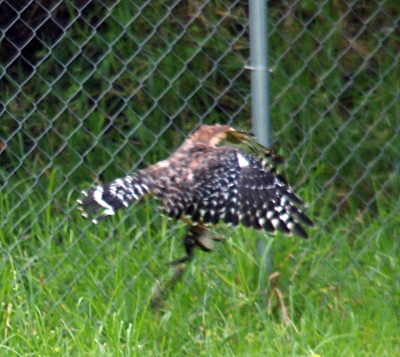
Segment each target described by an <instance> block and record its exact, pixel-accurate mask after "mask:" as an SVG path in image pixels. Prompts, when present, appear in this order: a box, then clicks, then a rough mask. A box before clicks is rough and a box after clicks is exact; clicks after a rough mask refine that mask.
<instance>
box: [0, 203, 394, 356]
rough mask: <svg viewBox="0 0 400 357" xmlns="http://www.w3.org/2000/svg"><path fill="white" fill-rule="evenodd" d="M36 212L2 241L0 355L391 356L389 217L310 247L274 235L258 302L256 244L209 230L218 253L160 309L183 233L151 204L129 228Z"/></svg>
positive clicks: (251, 238)
mask: <svg viewBox="0 0 400 357" xmlns="http://www.w3.org/2000/svg"><path fill="white" fill-rule="evenodd" d="M10 199H11V198H10V196H8V195H5V197H4V196H3V200H2V208H4V207H12V206H13V202H10ZM71 199H72V198H71ZM43 204H44V202H40V201H39V202H37V203H36V208H37V209H40V207H42V205H43ZM68 204H69V205H74V203H73V201H70V202H68ZM32 205H33V206H35V203H32ZM138 209H139V210H141V211H142V209H140V208H138V207H135V208H134V210H138ZM3 212H5V213H6V214H7V212H6V211H3ZM34 212H35V210H32V211H30V212H29V213H28V215H27V216H26V217H25V219H26V220H31V221H32V222H34V223H33V224H32V225H31V227H30V229H29V231H25V232H24V231H22V230H20V232H18V231H16V229H17V228H16V227H18V226H20V220H19V219H18V217H17V216H16V215H10V216H9V217H10V219H9V222H8V224H7V226H5V227H4V228H3V230H2V236H1V246H2V250H3V258H2V262H1V267H2V268H1V285H0V286H1V289H0V301H1V302H2V307H3V313H2V319H1V323H0V333H1V335H2V338H3V341H2V343H1V344H0V351H1V353H2V355H5V356H7V355H8V356H27V355H37V356H39V355H40V356H53V355H54V356H56V355H66V356H69V355H71V356H76V355H82V356H138V355H140V356H142V355H145V356H153V355H158V356H159V355H161V356H169V355H172V354H173V355H188V354H189V355H195V354H196V355H200V356H209V355H221V356H249V355H254V356H261V355H265V354H267V355H269V356H289V355H290V356H318V355H320V356H335V357H336V356H376V355H379V356H394V355H397V354H398V353H399V352H400V351H399V346H400V343H399V342H400V340H399V336H398V335H397V334H396V333H393V332H394V331H397V330H398V329H399V327H400V326H399V319H398V313H399V308H400V304H399V300H398V295H399V293H400V286H399V280H398V271H399V261H400V259H399V258H400V256H399V251H400V250H399V246H398V242H397V241H394V240H393V239H388V237H393V235H394V234H396V233H395V232H398V228H399V223H400V222H399V221H398V219H397V218H395V219H393V218H394V217H393V215H392V213H391V212H381V213H380V216H379V217H378V218H379V219H378V220H377V219H375V218H374V219H370V220H368V221H365V222H363V223H362V224H361V223H359V224H358V225H357V226H356V228H355V229H353V231H354V232H355V233H357V236H356V237H355V238H354V239H350V237H349V235H347V234H346V232H347V231H349V229H350V226H351V223H349V222H351V221H350V220H349V221H348V222H347V223H342V224H338V225H336V226H335V227H332V228H331V229H330V231H329V232H327V231H320V232H317V234H315V235H314V236H313V237H312V239H310V240H309V241H307V242H306V241H301V240H299V239H297V238H284V237H282V236H277V237H276V238H274V239H273V240H272V241H271V246H272V249H273V251H274V258H275V270H274V271H275V272H276V274H274V276H271V277H270V279H269V280H268V281H269V283H268V288H267V291H266V290H265V286H263V285H260V276H259V274H260V270H259V267H258V262H257V261H258V258H257V254H256V253H255V240H256V237H257V235H259V236H261V237H262V236H263V235H262V234H260V233H256V232H254V231H251V230H250V231H249V230H246V229H243V228H240V229H238V230H237V231H235V230H232V229H229V228H227V227H220V228H219V231H220V233H221V234H223V235H225V236H227V237H230V238H229V239H228V241H227V242H226V243H221V244H219V245H218V247H217V250H216V252H215V253H213V254H206V253H200V252H198V253H197V255H196V258H195V260H194V261H193V262H192V263H190V264H188V266H187V270H186V272H185V274H184V277H183V281H182V282H180V283H178V284H177V285H176V286H175V289H174V290H173V291H170V293H169V295H168V297H167V298H166V301H165V303H164V304H163V305H162V306H161V307H160V308H159V309H158V310H154V309H153V308H152V307H151V296H152V294H153V292H154V290H155V288H156V287H157V282H158V281H163V280H164V281H166V280H167V279H168V278H169V277H170V275H171V273H172V268H169V267H168V266H167V265H165V263H166V261H168V260H170V259H172V258H174V257H177V256H179V255H180V254H181V253H182V250H181V244H180V240H179V239H172V236H177V237H179V236H181V235H182V233H183V231H182V228H181V227H179V226H172V229H171V228H170V227H169V226H168V225H167V223H166V221H165V220H163V219H162V218H160V217H159V216H157V215H155V216H153V215H152V214H149V213H148V212H150V213H153V212H154V209H153V208H151V207H150V206H149V207H147V210H146V212H138V214H137V215H136V214H134V215H132V216H131V217H128V218H126V217H124V216H122V215H121V217H119V218H120V220H122V221H123V222H124V223H123V224H119V223H118V222H119V220H118V219H115V220H114V222H112V220H111V221H109V222H106V223H102V224H100V225H98V226H91V227H90V228H89V229H86V228H85V227H86V226H87V225H88V223H87V222H86V221H84V220H83V219H81V218H80V217H79V216H78V214H77V213H76V212H73V213H72V217H70V218H68V219H63V220H61V221H60V220H57V219H49V221H48V222H47V223H46V225H44V224H43V222H46V221H47V220H48V218H47V217H46V214H47V213H46V211H43V212H42V213H41V214H39V215H38V216H37V215H36V214H35V213H34ZM141 214H142V215H145V216H146V215H147V225H146V227H147V229H146V230H145V231H141V229H140V228H139V227H140V226H138V222H137V220H138V219H139V218H138V217H140V215H141ZM354 214H356V213H354ZM143 218H145V217H143ZM327 218H328V217H326V216H318V220H321V221H323V220H325V219H327ZM354 218H355V217H354ZM145 220H146V218H145ZM72 222H76V224H75V223H74V224H71V223H72ZM379 222H388V223H387V224H385V225H381V224H380V223H379ZM142 223H143V222H142ZM160 227H161V230H160ZM21 233H22V234H21ZM11 237H13V238H11ZM264 239H265V238H264ZM39 247H40V249H38V248H39ZM382 302H384V303H382Z"/></svg>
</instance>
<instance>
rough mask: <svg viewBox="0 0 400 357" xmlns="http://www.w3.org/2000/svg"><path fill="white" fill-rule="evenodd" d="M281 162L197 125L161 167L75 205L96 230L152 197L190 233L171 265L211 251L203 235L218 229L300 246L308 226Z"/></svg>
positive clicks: (227, 130)
mask: <svg viewBox="0 0 400 357" xmlns="http://www.w3.org/2000/svg"><path fill="white" fill-rule="evenodd" d="M224 143H226V144H227V145H225V144H224ZM282 161H283V159H282V158H281V157H280V156H278V155H275V154H273V153H272V152H271V151H270V150H268V149H266V148H265V147H263V146H262V145H260V144H258V143H257V142H256V141H255V140H254V139H253V138H252V137H251V135H250V134H249V133H247V132H244V131H240V130H236V129H234V128H232V127H230V126H227V125H213V126H207V125H202V126H201V127H200V128H199V129H198V130H197V131H195V132H194V133H193V134H192V135H190V136H189V137H188V138H187V139H186V140H185V141H184V143H183V144H182V146H181V147H180V148H178V149H177V150H176V151H175V152H174V153H173V154H172V155H171V156H170V157H169V158H167V159H166V160H163V161H160V162H158V163H156V164H154V165H152V166H149V167H148V168H145V169H143V170H140V171H137V172H135V173H133V174H131V175H128V176H126V177H123V178H118V179H116V180H114V181H111V182H110V183H106V184H104V185H99V186H96V187H94V188H90V189H89V190H87V191H83V192H82V199H81V200H80V201H78V202H79V203H80V204H81V210H82V211H83V216H84V217H87V216H88V215H89V214H94V215H95V218H94V219H93V222H95V223H97V221H98V220H99V219H103V218H105V217H107V216H111V215H114V214H115V212H116V211H117V210H118V209H120V208H127V207H128V206H129V203H130V202H132V201H137V200H140V199H141V198H142V197H143V196H145V195H150V196H152V197H154V198H155V199H157V200H158V202H159V204H160V206H161V208H162V210H163V211H164V213H165V214H166V215H167V216H169V217H172V218H174V219H183V220H184V221H185V222H186V223H188V224H189V225H190V230H189V232H188V234H187V235H186V237H185V238H184V245H185V249H186V255H185V256H184V257H183V258H181V259H178V260H176V261H174V262H172V263H181V262H185V261H187V260H189V259H190V258H191V257H192V253H193V250H194V249H195V247H199V248H201V249H203V250H206V251H208V250H211V249H212V241H213V240H219V238H218V236H216V235H213V234H212V233H211V232H210V231H209V230H208V228H207V227H208V226H209V225H212V224H217V223H218V222H220V221H222V222H224V223H225V224H227V225H233V226H237V225H239V224H241V225H243V226H245V227H252V228H255V229H259V230H264V231H266V232H268V233H271V234H274V233H276V232H277V231H280V232H283V233H284V234H286V235H291V234H295V235H298V236H300V237H302V238H307V237H308V235H307V232H306V230H305V229H304V227H303V226H308V227H314V224H313V222H312V221H311V220H310V218H308V217H307V215H306V214H305V213H304V212H303V211H302V209H303V208H304V207H305V203H304V202H303V201H302V200H301V199H300V198H299V197H298V196H297V195H296V194H295V193H294V192H293V191H292V190H291V188H290V186H289V185H288V184H287V182H286V180H285V179H284V178H283V177H282V176H281V175H280V174H279V173H278V172H277V171H276V169H275V164H279V163H281V162H282Z"/></svg>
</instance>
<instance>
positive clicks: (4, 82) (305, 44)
mask: <svg viewBox="0 0 400 357" xmlns="http://www.w3.org/2000/svg"><path fill="white" fill-rule="evenodd" d="M394 3H395V2H391V1H369V2H357V1H350V0H348V1H335V2H330V1H306V2H304V1H279V0H277V1H270V2H269V3H268V6H269V26H270V35H269V37H270V39H269V41H270V42H269V53H270V65H271V77H270V85H271V89H270V92H271V128H272V142H273V143H274V147H275V149H276V150H277V151H279V152H280V153H281V154H283V155H284V156H285V157H287V161H288V166H287V167H288V168H287V170H285V172H286V171H287V175H288V176H289V181H290V182H292V183H293V186H294V187H295V188H297V189H298V190H299V193H300V195H301V196H303V197H304V198H305V199H306V200H307V201H308V202H309V203H310V212H311V213H310V214H311V215H312V216H313V217H315V220H316V221H317V226H318V228H317V229H316V230H315V231H314V232H313V233H312V237H311V240H312V241H313V242H314V243H310V244H314V247H315V246H316V245H317V244H318V242H320V241H323V240H325V241H326V240H331V244H330V245H329V246H328V248H327V250H326V251H324V252H322V254H321V255H320V256H319V257H313V258H312V259H311V258H309V259H310V266H311V268H309V270H308V274H309V276H308V277H307V280H308V282H309V284H311V286H318V287H332V286H333V287H336V286H338V285H340V282H341V281H342V280H343V277H344V275H348V274H351V273H352V272H354V271H357V272H358V273H357V274H367V275H368V274H370V275H369V276H370V279H371V281H373V279H374V275H373V271H372V269H367V268H366V267H365V266H363V261H364V259H365V260H366V261H367V260H368V259H369V258H368V259H367V258H366V257H370V256H378V257H379V259H378V258H377V259H378V260H379V261H380V263H381V264H383V265H385V266H386V270H387V274H388V287H386V288H387V289H388V293H394V290H393V289H397V288H398V286H399V283H400V274H399V270H398V263H395V262H394V261H393V259H392V258H391V257H395V256H396V254H397V255H398V250H399V244H398V238H399V231H400V229H399V216H398V211H399V203H398V200H399V189H398V187H399V167H400V159H399V156H398V152H399V147H400V142H399V137H400V135H399V134H400V133H399V131H400V121H399V112H400V104H399V103H400V98H399V93H400V91H399V79H398V78H399V74H400V71H399V57H400V55H399V53H400V40H399V38H400V27H399V23H400V11H399V10H400V8H399V5H397V4H394ZM0 26H1V29H2V34H1V53H0V61H1V88H2V90H1V93H0V96H1V107H0V115H1V125H0V135H1V141H0V154H1V157H0V162H1V167H0V182H1V188H0V200H1V205H2V208H1V215H2V219H1V221H0V230H1V232H2V233H1V249H2V260H1V270H2V271H8V269H9V267H10V266H12V271H13V272H14V273H13V274H14V275H13V276H11V277H10V279H11V280H12V281H13V284H14V285H13V286H14V287H15V286H16V285H24V284H31V285H29V286H28V287H26V288H27V289H28V290H29V291H30V294H31V296H33V297H34V298H35V297H36V298H37V297H38V296H45V297H44V298H43V297H42V298H43V299H44V301H46V302H48V303H49V304H48V306H47V308H46V309H48V310H49V311H52V310H53V309H58V310H60V311H62V309H63V306H64V305H63V304H66V302H68V301H71V300H72V301H76V302H78V301H80V299H81V298H82V296H87V297H89V298H90V299H92V300H93V301H95V300H96V299H103V298H110V296H113V294H115V291H116V290H118V289H123V291H124V294H123V295H124V296H125V299H131V301H136V300H138V299H139V298H143V296H142V294H144V292H143V291H146V289H148V291H151V290H152V289H153V290H154V288H155V286H157V282H158V280H159V279H161V280H163V279H167V278H168V276H169V275H168V273H166V272H165V262H166V261H168V260H170V258H175V256H172V255H175V254H179V252H180V251H181V249H180V237H181V236H182V235H183V231H182V227H181V225H179V224H178V225H177V224H175V223H173V222H170V221H167V220H166V219H163V218H162V217H161V215H160V211H159V210H158V208H157V207H156V204H155V203H154V202H152V201H149V202H145V203H141V204H138V205H134V207H133V208H132V209H130V210H129V211H128V212H121V213H120V214H119V215H118V217H116V218H115V219H110V220H109V221H107V222H103V223H102V224H100V225H97V226H94V225H92V224H91V223H90V222H87V221H85V220H83V219H82V218H81V217H80V214H79V212H77V204H76V202H75V200H76V199H77V198H79V192H80V190H82V189H85V188H87V187H88V186H89V185H91V184H93V183H94V182H99V181H107V180H111V179H113V178H115V177H119V176H123V175H125V174H127V173H128V172H132V171H134V170H137V169H140V168H143V167H145V166H147V165H148V164H150V163H154V162H156V161H158V160H160V159H162V158H165V157H167V156H168V154H169V153H170V152H171V151H172V150H174V149H175V148H176V147H177V146H178V145H179V144H180V143H181V142H182V140H183V139H184V138H185V137H186V136H187V135H188V134H189V133H190V132H192V131H193V130H194V128H196V127H198V125H200V124H201V123H205V124H213V123H227V124H231V125H233V126H235V127H237V128H241V129H249V128H250V126H251V119H250V118H251V113H250V107H251V106H250V82H249V80H250V74H249V71H248V70H247V69H245V67H246V65H248V64H249V43H248V3H247V2H245V1H239V0H236V1H235V0H226V1H222V0H221V1H211V0H199V1H173V0H169V1H154V0H153V1H145V0H143V1H139V0H135V1H121V0H118V1H113V0H109V1H107V0H104V1H90V0H78V1H56V0H41V1H39V0H37V1H32V0H19V1H9V0H5V1H3V2H2V3H1V4H0ZM319 217H320V218H319ZM371 222H372V223H371ZM373 222H375V223H373ZM336 227H341V228H340V229H339V231H335V229H336ZM385 227H390V228H389V231H390V232H391V236H390V237H389V236H388V237H383V238H382V237H381V235H382V230H385ZM220 230H221V231H222V232H223V233H222V234H224V235H227V236H232V242H229V244H228V245H232V246H233V247H234V248H233V249H232V250H230V249H229V248H228V247H226V246H225V245H224V246H223V247H222V246H220V248H219V249H217V251H216V253H214V254H211V255H205V254H203V255H201V259H199V260H198V261H196V263H195V264H192V265H191V266H190V272H189V273H188V274H186V275H185V277H184V283H183V284H182V286H183V287H182V288H181V289H182V290H183V291H184V293H185V294H189V293H190V294H192V295H193V296H194V297H197V298H198V299H199V300H201V301H203V303H204V304H205V303H206V302H207V301H208V299H210V298H211V299H213V300H218V299H221V297H218V296H219V295H223V296H225V297H226V296H229V294H230V293H229V285H230V284H227V283H226V277H224V274H229V272H231V273H232V271H235V269H237V263H235V259H237V256H236V254H237V253H236V250H239V251H240V250H241V249H242V250H245V249H249V251H251V252H254V251H255V248H254V244H255V241H256V239H254V240H253V241H249V240H248V239H247V242H241V243H240V242H239V243H238V242H237V241H240V236H241V235H244V234H245V230H238V232H239V233H237V232H236V233H235V231H234V230H231V229H228V228H224V227H222V228H220ZM252 234H254V235H256V234H260V233H252ZM174 237H176V238H178V239H172V238H174ZM280 238H282V237H280ZM380 239H386V240H387V246H389V248H387V249H386V251H385V254H383V253H381V252H380V251H379V249H378V248H377V245H376V241H378V240H380ZM277 240H278V239H277ZM281 240H282V241H283V242H285V243H281V244H283V249H285V247H286V252H287V254H288V255H289V253H288V252H290V253H293V251H292V250H291V248H289V247H290V246H293V245H294V246H296V248H295V252H297V253H298V258H294V261H295V262H294V263H292V265H291V269H292V270H291V273H293V268H294V267H295V266H296V267H298V265H297V264H300V263H301V261H302V260H304V259H305V258H304V256H305V255H307V254H308V255H311V253H312V249H314V248H312V246H307V247H308V248H306V247H305V246H304V245H302V243H301V242H297V241H296V242H295V240H290V241H288V240H287V239H286V240H285V239H284V238H282V239H281ZM241 244H242V245H241ZM276 244H279V243H276ZM296 244H297V245H296ZM246 245H247V248H243V247H246ZM175 247H177V248H176V249H175ZM171 252H172V253H171ZM242 253H243V252H242ZM243 254H244V253H243ZM249 254H250V253H249ZM331 256H335V259H333V260H330V259H329V258H330V257H331ZM280 257H281V258H282V259H283V260H284V259H286V258H285V257H287V256H282V255H279V254H278V255H277V257H276V259H279V258H280ZM296 259H297V260H296ZM339 260H340V264H339V266H340V268H338V267H337V264H338V261H339ZM221 262H222V263H221ZM220 263H221V264H220ZM253 263H254V262H253ZM244 264H245V263H244ZM249 264H250V263H249ZM396 264H397V265H396ZM254 265H256V264H255V263H254ZM279 266H280V265H279V264H278V265H277V269H279ZM313 266H314V268H313ZM93 267H95V269H94V268H93ZM10 271H11V270H10ZM256 271H258V269H256ZM216 272H218V274H217V273H216ZM321 272H322V273H321ZM326 272H329V274H327V273H326ZM291 273H288V274H289V277H290V274H291ZM209 274H212V276H208V275H209ZM293 274H294V273H293ZM164 275H166V277H164ZM292 278H293V277H291V279H292ZM117 279H120V283H119V284H120V285H118V284H115V281H116V280H117ZM289 280H290V279H289ZM28 281H29V282H30V283H27V282H28ZM290 281H292V280H290ZM390 281H391V282H392V283H393V285H392V287H389V285H390V284H389V282H390ZM202 283H204V284H206V286H207V288H205V287H204V286H203V285H201V284H202ZM146 284H147V285H146ZM144 286H146V287H144ZM223 286H226V290H227V291H228V292H226V291H224V288H221V287H223ZM18 299H23V298H22V297H21V296H17V300H18ZM132 306H134V304H133V305H132ZM126 309H128V307H126Z"/></svg>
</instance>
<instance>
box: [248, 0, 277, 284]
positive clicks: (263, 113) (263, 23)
mask: <svg viewBox="0 0 400 357" xmlns="http://www.w3.org/2000/svg"><path fill="white" fill-rule="evenodd" d="M267 15H268V9H267V1H266V0H250V1H249V17H250V21H249V23H250V59H251V64H250V67H248V69H250V70H251V98H252V118H253V132H254V134H255V135H256V137H257V140H258V141H259V142H260V143H261V144H262V145H264V146H266V147H269V146H270V144H271V142H270V118H269V88H268V75H269V71H268V24H267V18H268V16H267ZM257 250H258V253H259V255H260V278H259V282H260V287H262V286H266V285H267V277H268V275H270V274H271V273H272V272H273V254H272V251H271V248H270V245H266V244H265V242H264V240H263V239H258V240H257Z"/></svg>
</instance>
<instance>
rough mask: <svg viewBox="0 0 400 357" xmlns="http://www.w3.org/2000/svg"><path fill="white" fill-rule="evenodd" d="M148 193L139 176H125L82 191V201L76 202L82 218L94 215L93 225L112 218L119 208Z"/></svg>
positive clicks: (147, 188) (146, 186)
mask: <svg viewBox="0 0 400 357" xmlns="http://www.w3.org/2000/svg"><path fill="white" fill-rule="evenodd" d="M149 191H150V189H149V187H148V185H147V184H145V183H143V180H141V179H140V177H139V176H137V175H133V176H126V177H124V178H119V179H116V180H114V181H112V182H110V183H107V184H104V185H99V186H96V187H94V188H91V189H89V190H87V191H82V199H81V200H78V203H80V205H81V207H80V210H81V211H82V216H83V217H88V215H89V214H95V215H97V217H96V218H95V219H93V222H94V223H97V222H98V220H101V219H104V218H106V217H108V216H112V215H114V214H115V212H116V211H117V210H118V209H120V208H126V207H128V205H129V203H130V202H131V201H134V200H135V201H137V200H139V199H140V198H141V197H143V196H144V195H145V194H146V193H148V192H149Z"/></svg>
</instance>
